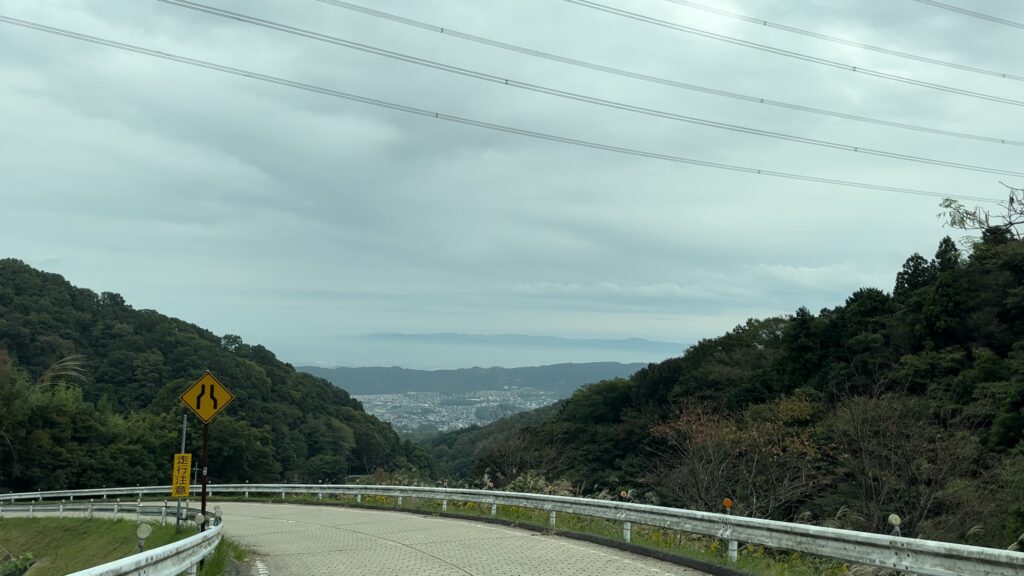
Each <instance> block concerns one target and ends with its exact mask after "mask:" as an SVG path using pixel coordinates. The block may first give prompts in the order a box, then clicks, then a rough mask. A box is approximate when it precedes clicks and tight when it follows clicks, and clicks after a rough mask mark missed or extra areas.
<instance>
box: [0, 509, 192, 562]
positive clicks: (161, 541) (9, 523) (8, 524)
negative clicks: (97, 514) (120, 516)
mask: <svg viewBox="0 0 1024 576" xmlns="http://www.w3.org/2000/svg"><path fill="white" fill-rule="evenodd" d="M137 527H138V524H136V523H135V522H133V521H128V520H107V519H100V518H97V519H94V520H89V519H87V518H63V519H58V518H5V519H4V520H2V521H0V542H3V548H0V551H2V550H4V549H6V550H7V551H8V552H9V553H10V555H11V556H13V557H14V558H15V559H16V561H15V565H22V566H24V565H25V563H26V562H27V563H29V564H32V566H31V571H30V572H29V574H32V575H39V576H60V575H62V574H70V573H72V572H77V571H79V570H85V569H86V568H92V567H94V566H98V565H100V564H103V563H106V562H111V561H113V560H118V559H120V558H124V557H126V556H130V555H132V554H134V553H135V552H136V551H137V545H138V537H137V536H136V535H135V530H136V528H137ZM187 536H191V534H190V533H187V532H181V533H176V532H175V529H174V526H171V525H169V526H159V525H154V526H153V533H152V534H151V535H150V536H149V538H147V539H146V549H147V550H152V549H153V548H157V547H159V546H163V545H165V544H170V543H171V542H174V541H176V540H178V539H181V538H185V537H187ZM2 553H3V552H0V554H2ZM4 567H5V564H4V563H3V562H0V574H4V572H3V570H4ZM13 574H18V572H14V573H13Z"/></svg>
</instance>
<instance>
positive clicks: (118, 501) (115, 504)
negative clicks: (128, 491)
mask: <svg viewBox="0 0 1024 576" xmlns="http://www.w3.org/2000/svg"><path fill="white" fill-rule="evenodd" d="M120 509H121V499H120V498H118V499H117V502H114V520H117V512H118V510H120Z"/></svg>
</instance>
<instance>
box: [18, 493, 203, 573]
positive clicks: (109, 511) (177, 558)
mask: <svg viewBox="0 0 1024 576" xmlns="http://www.w3.org/2000/svg"><path fill="white" fill-rule="evenodd" d="M71 492H73V493H74V494H71V493H70V492H68V491H64V492H61V493H60V494H61V495H66V496H67V497H69V498H72V499H73V498H74V496H75V495H79V492H82V491H71ZM88 492H95V491H94V490H93V491H88ZM100 492H104V491H102V490H101V491H100ZM105 492H107V495H109V494H110V492H111V491H105ZM162 492H163V493H164V494H167V493H169V492H168V491H166V490H163V491H162ZM146 493H147V494H149V493H152V492H146ZM50 494H51V493H50V492H35V493H33V496H34V497H35V498H34V500H35V501H31V500H30V501H29V502H25V503H19V502H18V500H19V499H20V498H19V497H20V496H23V495H22V494H4V495H2V496H0V521H2V520H3V519H4V517H5V516H10V515H18V516H22V515H28V517H30V518H31V517H34V516H36V515H37V514H45V515H53V514H56V515H58V516H59V517H61V518H63V517H65V516H72V517H86V518H94V517H95V516H97V515H103V516H104V517H111V518H112V519H115V520H116V519H118V518H119V517H121V516H122V515H123V516H125V517H130V516H131V515H134V517H135V521H136V522H139V521H141V520H142V517H143V516H151V517H153V516H158V517H159V518H160V524H161V525H165V524H166V523H167V522H168V521H169V520H170V521H174V520H175V518H176V515H177V513H178V509H177V507H176V504H175V503H171V504H170V505H168V502H167V501H166V500H165V501H164V502H163V504H151V503H143V502H142V496H141V495H139V500H138V501H137V502H124V503H122V502H120V501H116V502H115V501H111V500H106V499H104V500H101V501H99V502H93V501H89V502H81V501H79V502H77V503H76V502H74V501H73V500H72V501H71V502H65V501H63V500H62V501H61V502H60V503H43V501H42V498H43V497H46V498H48V497H49V495H50ZM97 496H101V497H103V496H105V495H104V494H97ZM57 497H60V496H57ZM80 499H81V497H80ZM5 501H7V502H9V503H8V504H6V505H3V502H5ZM180 512H181V519H182V520H194V519H195V517H196V515H197V514H199V510H197V509H194V508H191V507H188V506H186V507H184V508H182V509H181V510H180ZM222 532H223V526H221V525H219V523H218V525H217V526H213V527H212V528H209V529H207V530H206V531H204V532H200V533H199V534H196V535H194V536H189V537H188V538H184V539H182V540H179V541H177V542H172V543H171V544H167V545H166V546H161V547H159V548H154V549H152V550H147V551H144V552H140V553H138V554H134V555H132V556H128V557H127V558H122V559H121V560H115V561H113V562H108V563H107V564H102V565H100V566H96V567H93V568H89V569H86V570H82V571H80V572H74V573H73V574H71V575H70V576H128V575H143V574H144V575H147V576H174V575H176V574H181V573H183V572H184V573H187V574H195V573H196V566H197V565H198V564H199V562H200V561H201V560H203V559H204V558H206V557H207V556H209V555H210V554H212V553H213V551H214V549H215V548H216V547H217V544H218V543H220V539H221V534H222Z"/></svg>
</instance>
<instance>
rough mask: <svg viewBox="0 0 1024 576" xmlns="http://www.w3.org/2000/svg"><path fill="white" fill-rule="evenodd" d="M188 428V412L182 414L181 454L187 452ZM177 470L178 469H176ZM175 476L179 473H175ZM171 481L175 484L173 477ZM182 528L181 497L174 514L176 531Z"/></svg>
mask: <svg viewBox="0 0 1024 576" xmlns="http://www.w3.org/2000/svg"><path fill="white" fill-rule="evenodd" d="M187 429H188V414H182V415H181V452H180V453H181V454H184V453H185V430H187ZM175 472H177V471H175ZM175 476H177V474H176V473H175ZM171 483H172V484H173V483H174V481H173V478H172V481H171ZM180 530H181V498H179V499H178V506H177V509H176V511H175V516H174V531H175V532H178V531H180Z"/></svg>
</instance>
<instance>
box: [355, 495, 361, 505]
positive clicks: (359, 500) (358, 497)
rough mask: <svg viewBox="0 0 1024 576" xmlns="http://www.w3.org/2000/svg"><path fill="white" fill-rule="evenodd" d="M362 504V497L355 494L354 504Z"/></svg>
mask: <svg viewBox="0 0 1024 576" xmlns="http://www.w3.org/2000/svg"><path fill="white" fill-rule="evenodd" d="M362 503H363V495H362V494H356V504H362Z"/></svg>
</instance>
